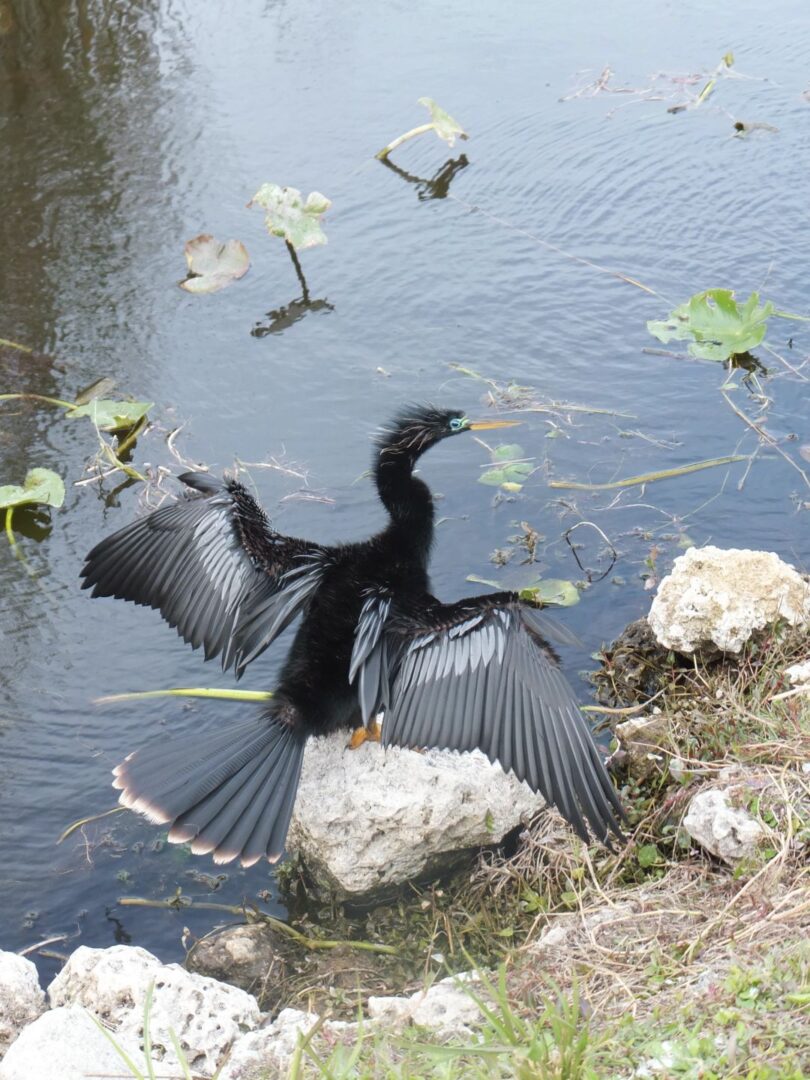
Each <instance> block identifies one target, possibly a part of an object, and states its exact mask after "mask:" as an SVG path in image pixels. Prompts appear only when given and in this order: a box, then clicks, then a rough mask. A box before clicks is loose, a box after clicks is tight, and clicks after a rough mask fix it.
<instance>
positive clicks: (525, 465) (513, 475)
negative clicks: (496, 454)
mask: <svg viewBox="0 0 810 1080" xmlns="http://www.w3.org/2000/svg"><path fill="white" fill-rule="evenodd" d="M533 471H534V466H533V465H532V464H531V462H530V461H515V462H512V464H510V465H501V466H497V465H493V467H492V468H491V469H484V470H483V472H482V473H481V475H480V476H479V477H478V483H479V484H489V485H490V486H491V487H504V488H506V490H507V491H519V490H520V488H521V487H523V482H524V481H525V480H526V478H527V477H528V476H529V475H530V473H532V472H533ZM507 484H510V485H517V487H506V485H507Z"/></svg>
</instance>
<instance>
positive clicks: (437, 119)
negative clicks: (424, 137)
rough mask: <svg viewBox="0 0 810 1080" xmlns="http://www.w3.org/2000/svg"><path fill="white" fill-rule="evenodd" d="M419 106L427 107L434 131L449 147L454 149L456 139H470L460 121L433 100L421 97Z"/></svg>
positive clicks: (418, 102)
mask: <svg viewBox="0 0 810 1080" xmlns="http://www.w3.org/2000/svg"><path fill="white" fill-rule="evenodd" d="M417 105H424V106H425V108H426V109H427V110H428V112H429V113H430V120H431V123H432V124H433V130H434V131H435V132H436V134H437V135H438V136H439V138H440V139H444V141H445V142H446V143H447V145H448V146H450V147H453V146H455V145H456V137H458V138H459V139H467V138H469V136H468V135H467V132H466V131H465V130H464V128H463V127H462V126H461V124H460V123H459V122H458V120H454V119H453V117H452V116H451V115H450V114H449V113H446V112H445V111H444V109H443V108H441V106H440V105H437V104H436V102H435V101H434V100H433V98H429V97H420V98H419V100H418V101H417Z"/></svg>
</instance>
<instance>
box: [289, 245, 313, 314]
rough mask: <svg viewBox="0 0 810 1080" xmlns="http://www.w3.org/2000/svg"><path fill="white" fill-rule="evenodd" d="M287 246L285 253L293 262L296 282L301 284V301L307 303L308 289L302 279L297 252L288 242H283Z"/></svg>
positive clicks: (304, 279)
mask: <svg viewBox="0 0 810 1080" xmlns="http://www.w3.org/2000/svg"><path fill="white" fill-rule="evenodd" d="M284 243H285V244H286V245H287V251H289V253H290V258H291V259H292V261H293V266H294V267H295V272H296V274H297V275H298V280H299V282H300V283H301V290H302V292H303V294H304V295H303V300H304V303H305V304H308V303H309V289H308V288H307V279H306V278H305V277H304V271H303V270H302V269H301V263H300V262H299V261H298V252H297V251H296V250H295V248H294V247H293V245H292V244H291V243H290V241H289V240H285V241H284Z"/></svg>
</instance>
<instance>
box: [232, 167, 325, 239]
mask: <svg viewBox="0 0 810 1080" xmlns="http://www.w3.org/2000/svg"><path fill="white" fill-rule="evenodd" d="M254 203H256V204H257V205H258V206H261V207H262V208H263V209H264V210H265V211H266V214H265V218H264V223H265V225H266V226H267V231H268V232H269V233H270V234H271V235H273V236H281V237H282V238H283V239H284V240H286V241H287V242H288V243H290V244H292V246H293V247H294V248H295V249H296V251H303V250H304V249H305V248H310V247H315V246H316V245H318V244H325V243H326V234H325V233H324V231H323V229H322V228H321V217H322V216H323V214H325V213H326V211H327V210H328V209H329V207H330V206H331V205H332V203H331V202H330V200H329V199H327V198H326V196H325V195H321V193H320V192H318V191H312V192H310V194H309V195H308V196H307V198H306V201H304V197H303V195H302V194H301V192H300V191H299V190H298V189H297V188H294V187H279V185H278V184H262V186H261V187H260V188H259V190H258V191H257V192H256V194H255V195H254V196H253V198H252V199H251V200H250V202H249V203H248V206H252V205H253V204H254Z"/></svg>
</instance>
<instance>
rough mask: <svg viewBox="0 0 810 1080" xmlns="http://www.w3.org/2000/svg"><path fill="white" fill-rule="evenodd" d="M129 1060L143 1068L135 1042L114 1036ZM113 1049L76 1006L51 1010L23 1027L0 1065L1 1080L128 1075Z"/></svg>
mask: <svg viewBox="0 0 810 1080" xmlns="http://www.w3.org/2000/svg"><path fill="white" fill-rule="evenodd" d="M117 1038H118V1040H119V1042H120V1043H121V1045H122V1047H123V1049H124V1050H126V1052H127V1053H128V1054H129V1055H130V1057H131V1058H132V1060H133V1061H134V1062H135V1064H136V1065H138V1066H139V1067H140V1068H141V1069H143V1068H144V1058H143V1054H142V1053H141V1052H140V1051H139V1049H138V1042H137V1040H134V1041H128V1040H126V1039H122V1038H121V1037H120V1036H117ZM128 1075H129V1070H128V1069H127V1067H126V1066H125V1065H124V1062H123V1061H122V1060H121V1058H120V1057H119V1056H118V1054H117V1053H116V1051H115V1048H114V1047H113V1046H112V1044H111V1043H110V1041H109V1040H108V1039H107V1038H105V1036H104V1034H103V1033H102V1032H101V1031H99V1029H98V1028H97V1027H96V1025H95V1024H94V1023H93V1020H92V1018H91V1017H90V1016H89V1015H88V1013H87V1010H86V1009H83V1008H81V1006H79V1005H71V1006H70V1007H69V1008H64V1009H51V1010H50V1011H48V1012H45V1013H43V1014H42V1016H40V1017H39V1019H37V1020H34V1022H33V1023H32V1024H29V1025H28V1027H26V1028H24V1029H23V1031H22V1032H21V1034H20V1036H19V1037H18V1038H17V1040H16V1041H15V1042H14V1043H12V1045H11V1046H10V1047H9V1050H8V1053H7V1054H6V1056H5V1057H4V1058H3V1060H2V1061H1V1062H0V1080H86V1078H87V1077H88V1076H110V1077H112V1076H128Z"/></svg>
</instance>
